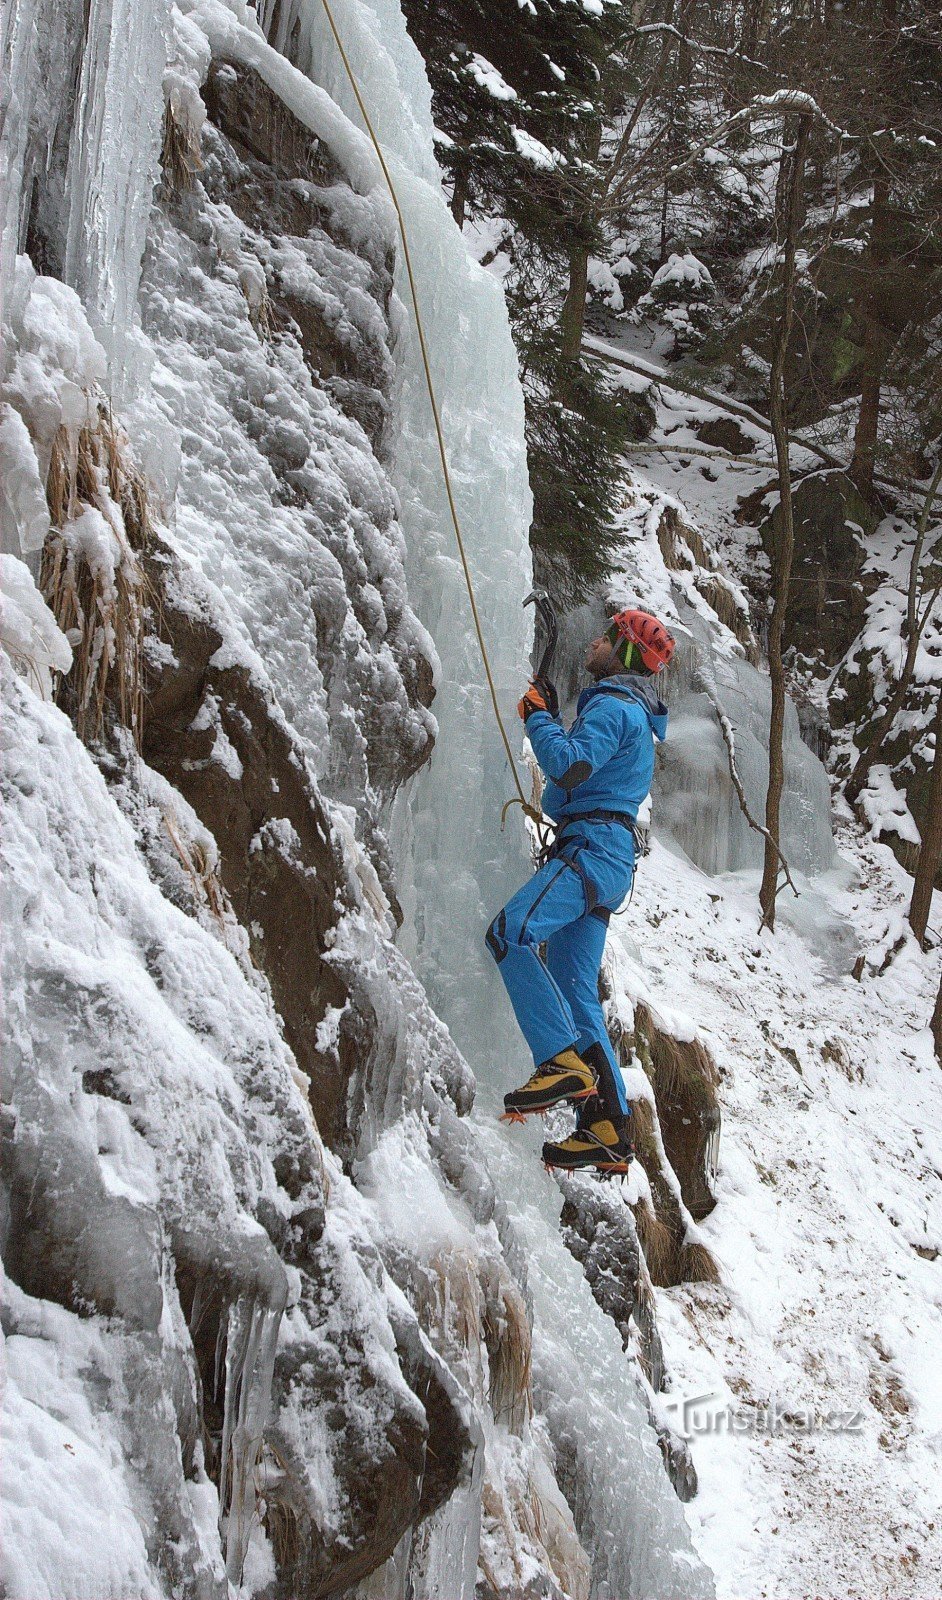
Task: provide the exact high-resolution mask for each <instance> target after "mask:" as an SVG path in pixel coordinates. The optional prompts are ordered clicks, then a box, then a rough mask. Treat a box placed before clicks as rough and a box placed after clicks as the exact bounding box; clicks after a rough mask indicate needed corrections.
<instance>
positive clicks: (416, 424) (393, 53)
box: [293, 0, 712, 1600]
mask: <svg viewBox="0 0 942 1600" xmlns="http://www.w3.org/2000/svg"><path fill="white" fill-rule="evenodd" d="M331 3H332V6H333V8H334V10H335V13H336V16H337V21H338V26H339V28H340V30H341V33H342V36H343V39H344V43H345V45H346V47H347V49H348V52H349V54H350V56H351V59H352V62H353V66H354V70H355V71H356V73H357V76H358V78H359V81H360V83H361V86H362V88H363V91H364V94H365V96H366V98H367V102H368V104H369V108H370V114H371V117H372V118H373V119H374V123H375V127H376V129H377V133H378V135H379V137H380V139H381V140H382V142H383V144H384V148H385V150H386V152H387V154H388V156H389V158H390V164H391V166H392V168H393V171H394V176H395V180H396V183H397V186H398V188H399V193H400V199H401V201H402V204H403V208H404V211H405V214H406V220H407V226H408V228H409V232H410V238H411V241H412V246H413V252H414V258H415V260H414V265H415V270H416V275H417V278H418V288H419V295H420V300H421V307H422V313H423V316H424V318H425V321H426V330H427V335H428V342H429V347H430V353H431V357H432V361H433V365H434V377H435V383H436V386H437V388H438V393H439V399H440V403H441V407H442V415H443V421H444V426H445V434H446V438H447V442H448V450H449V457H450V461H451V465H452V470H453V473H454V476H455V481H456V488H457V494H458V501H459V509H460V512H461V516H462V520H463V522H464V526H465V528H466V531H467V538H468V545H469V555H470V558H471V564H472V568H473V572H474V579H475V583H476V586H477V592H478V599H479V603H480V607H481V611H482V614H483V616H484V619H485V625H486V628H487V638H488V644H489V646H490V648H491V650H492V653H493V654H492V660H493V666H494V670H495V673H496V678H497V684H498V691H499V695H500V700H501V705H502V707H503V709H504V711H505V715H506V717H507V719H508V725H509V727H510V729H511V732H512V736H513V738H514V741H515V742H516V741H518V740H519V737H520V735H519V724H518V723H517V722H516V720H515V716H514V703H515V701H516V700H517V698H518V697H519V693H520V689H521V686H522V685H523V684H524V683H525V681H526V673H527V670H528V665H529V647H530V625H531V624H530V614H529V613H525V612H524V611H523V609H522V607H521V601H522V600H523V597H524V595H525V593H526V591H527V588H528V586H529V583H530V562H529V551H528V541H527V533H528V526H529V521H530V514H531V500H530V492H529V486H528V481H527V470H526V449H525V443H524V417H523V398H522V393H521V389H520V384H519V380H518V370H517V361H516V353H515V351H514V347H513V343H512V340H511V336H510V330H509V326H508V322H507V314H506V308H505V306H504V302H503V296H502V294H501V291H500V288H499V285H498V284H497V283H496V281H494V280H492V279H490V278H489V277H488V276H487V274H486V273H483V272H482V271H481V270H480V269H479V268H478V267H477V266H476V265H475V264H474V263H473V262H471V261H470V260H469V258H468V256H467V253H466V251H465V247H464V244H463V241H462V239H461V236H460V234H459V232H458V230H457V229H456V227H455V225H454V222H453V220H452V218H451V215H450V213H449V212H448V209H447V207H446V205H445V203H444V201H443V198H442V194H441V190H440V186H439V181H438V175H437V171H436V166H435V161H434V155H433V127H432V121H431V112H430V93H429V87H428V82H427V80H426V76H425V70H424V66H423V64H422V61H421V59H420V57H419V55H418V52H417V51H416V50H415V48H414V46H413V45H412V43H411V41H410V40H409V38H408V35H407V33H406V29H405V23H404V21H403V18H402V15H401V13H400V10H399V6H398V3H397V0H331ZM299 9H300V17H301V22H302V56H301V59H302V64H303V65H304V66H305V67H306V69H307V70H308V71H309V72H310V74H311V76H312V77H313V78H314V79H315V81H316V82H318V83H320V84H322V85H324V86H325V87H326V88H327V89H328V90H329V92H330V93H331V95H332V96H333V97H334V98H335V99H336V100H337V101H338V102H339V103H340V105H341V106H342V107H343V108H344V110H345V111H347V113H348V115H349V116H350V117H351V119H352V120H353V121H357V122H358V121H359V112H358V111H357V108H356V105H355V102H354V100H353V97H352V94H351V92H350V89H349V86H348V83H347V81H346V78H345V75H344V72H343V67H342V64H341V62H340V60H339V58H338V55H337V50H336V45H335V44H334V41H333V39H332V38H331V36H330V33H329V31H328V29H327V25H326V22H325V21H324V17H323V8H322V6H321V5H320V0H305V3H304V5H303V6H302V7H301V8H299ZM297 48H298V47H297V45H293V49H295V50H297ZM304 52H306V57H307V58H306V59H304ZM399 293H400V297H401V298H402V300H403V302H404V305H405V308H406V310H405V314H404V318H403V326H402V329H401V332H400V334H399V340H398V346H397V360H398V365H399V383H400V392H399V408H400V414H399V423H400V426H399V429H398V443H397V469H398V487H399V491H400V495H401V500H402V518H403V524H404V527H405V530H406V536H407V540H408V543H409V550H410V555H409V578H410V596H411V599H412V603H413V605H414V606H415V608H416V610H417V612H418V614H419V616H420V618H421V619H422V621H423V622H424V623H425V625H426V626H427V627H428V629H429V630H430V632H431V633H432V635H433V638H434V640H435V644H436V646H437V649H438V652H439V655H440V658H441V678H440V684H439V693H438V698H437V700H436V702H435V706H434V710H435V713H436V715H437V717H438V719H439V725H440V731H439V738H438V743H437V746H436V750H435V755H434V758H433V760H432V762H431V764H430V766H429V767H428V768H427V769H426V770H424V771H423V772H422V773H420V774H419V776H418V777H417V778H416V780H415V781H414V783H413V785H412V788H411V791H410V794H409V796H408V819H407V820H408V827H409V830H410V831H411V840H410V841H408V842H411V859H412V864H413V879H412V884H411V893H410V894H408V895H407V896H406V898H405V904H406V911H407V918H408V928H407V932H408V936H409V938H410V939H411V948H410V954H412V955H413V956H414V959H415V960H416V964H417V966H418V968H419V970H420V972H421V974H422V976H423V977H424V979H425V980H426V983H427V985H428V987H429V990H430V992H431V995H432V998H433V1001H434V1003H435V1004H436V1006H437V1009H438V1010H439V1012H440V1014H441V1015H442V1017H443V1018H444V1020H445V1021H446V1022H447V1024H448V1026H449V1028H450V1029H451V1031H452V1033H453V1034H454V1036H455V1038H456V1040H457V1042H458V1043H459V1045H460V1046H461V1048H462V1050H463V1051H464V1052H465V1054H466V1056H467V1058H468V1060H469V1061H470V1062H471V1064H472V1066H473V1068H474V1071H475V1073H476V1075H477V1077H478V1082H479V1085H480V1086H481V1091H482V1092H481V1094H480V1097H479V1104H480V1105H483V1107H484V1108H485V1110H487V1109H488V1108H490V1109H493V1107H494V1103H495V1101H496V1100H497V1097H498V1096H499V1095H500V1094H501V1093H502V1092H503V1090H504V1089H505V1088H506V1087H507V1084H508V1082H509V1081H512V1080H513V1078H514V1077H515V1076H518V1075H520V1074H524V1073H525V1071H526V1070H527V1054H526V1051H525V1049H524V1047H523V1045H522V1042H521V1040H520V1039H519V1037H518V1035H517V1033H516V1029H515V1027H514V1025H513V1021H512V1017H511V1013H510V1008H509V1005H508V1004H507V1002H506V999H505V997H504V995H503V992H502V988H501V985H500V982H499V979H498V977H497V974H496V971H495V970H494V968H493V967H492V965H491V963H490V961H489V959H488V958H487V957H486V956H485V955H484V950H483V935H484V928H485V924H486V921H487V918H488V916H489V915H490V914H492V913H493V912H494V911H496V910H497V909H498V907H499V906H500V904H501V903H502V902H503V900H504V899H506V898H507V897H508V895H509V894H510V893H511V892H512V890H513V889H514V888H516V886H517V884H518V883H519V882H520V881H521V880H522V879H523V878H524V877H525V876H526V874H527V872H528V870H529V868H528V862H527V857H526V852H525V849H524V846H523V839H522V830H521V826H520V821H519V812H517V813H516V814H515V815H513V820H512V822H511V824H510V825H509V826H508V829H507V832H506V833H505V834H501V832H500V808H501V805H502V804H503V802H504V801H505V800H506V799H508V798H509V797H510V795H511V794H512V793H513V787H512V781H511V775H510V773H509V772H508V770H507V763H506V758H505V756H504V753H503V750H502V746H501V744H500V740H499V737H498V734H497V731H496V728H495V726H494V721H493V716H492V713H491V709H490V704H489V699H488V693H487V688H486V684H485V680H484V674H483V670H482V666H481V661H480V656H479V653H478V647H477V643H476V640H475V638H474V633H473V628H472V623H471V616H470V612H469V608H468V599H467V593H466V591H465V587H464V581H463V578H462V574H461V570H460V566H459V563H458V557H457V552H456V550H455V545H454V534H453V531H452V529H451V526H450V522H449V519H448V514H447V506H446V502H445V497H444V491H443V488H442V478H441V468H440V465H439V462H438V457H437V452H436V448H435V440H434V433H433V430H432V424H431V418H430V414H429V406H428V396H427V393H426V390H425V382H424V378H423V375H422V369H421V363H420V359H419V352H418V348H417V340H416V337H415V332H414V326H413V322H412V313H411V306H410V304H409V298H408V290H407V288H406V286H405V285H404V284H403V282H402V279H401V262H400V279H399ZM402 859H403V860H404V859H405V858H404V856H403V857H402ZM480 1133H481V1145H480V1150H481V1158H482V1160H486V1161H487V1163H488V1165H489V1166H490V1168H491V1170H492V1172H493V1173H494V1176H495V1178H496V1181H497V1186H498V1190H499V1193H500V1195H501V1201H502V1207H504V1208H506V1209H505V1216H506V1221H505V1223H504V1234H505V1240H506V1242H507V1243H508V1244H510V1242H511V1241H510V1235H511V1234H514V1235H515V1236H516V1240H517V1243H518V1245H519V1247H520V1248H519V1251H518V1253H519V1256H520V1258H521V1259H522V1260H524V1261H526V1262H528V1263H530V1264H532V1269H533V1271H534V1274H535V1287H536V1289H537V1293H536V1295H535V1296H534V1300H535V1306H534V1309H535V1313H536V1316H535V1327H534V1334H535V1341H536V1343H535V1349H534V1364H535V1368H536V1370H537V1372H538V1373H539V1374H541V1375H542V1382H541V1388H542V1391H543V1392H542V1393H541V1394H540V1395H539V1403H540V1405H541V1408H542V1409H543V1410H544V1412H545V1414H546V1415H547V1416H548V1417H549V1418H550V1421H551V1424H552V1427H553V1432H554V1437H556V1438H557V1439H558V1440H559V1441H560V1442H561V1443H562V1442H565V1444H566V1447H567V1449H568V1448H569V1447H570V1440H572V1442H573V1443H572V1448H573V1450H574V1452H575V1467H574V1471H575V1474H576V1477H577V1481H578V1488H579V1493H580V1496H581V1497H582V1498H583V1499H584V1500H585V1501H586V1502H588V1501H589V1500H591V1501H593V1503H594V1504H595V1505H596V1506H597V1507H598V1508H599V1515H600V1518H601V1519H602V1526H601V1527H592V1528H588V1529H587V1537H589V1539H590V1543H591V1544H592V1546H593V1550H594V1553H595V1555H596V1556H597V1558H598V1560H599V1569H598V1570H599V1571H600V1572H604V1573H605V1575H606V1581H609V1582H611V1583H613V1584H616V1585H617V1588H614V1587H613V1588H612V1590H611V1592H612V1593H617V1594H625V1595H627V1594H629V1593H630V1594H635V1595H638V1596H641V1595H651V1594H654V1593H670V1594H671V1595H673V1596H674V1597H675V1600H702V1597H706V1596H708V1595H709V1594H711V1593H712V1585H711V1582H710V1579H709V1575H708V1574H707V1573H706V1572H705V1570H704V1568H703V1566H702V1564H701V1563H700V1562H699V1561H697V1559H696V1558H695V1557H694V1555H693V1553H692V1550H691V1546H690V1539H689V1534H688V1531H687V1528H686V1524H685V1522H684V1517H683V1513H682V1510H681V1508H680V1505H679V1503H678V1502H677V1500H676V1499H675V1497H674V1494H673V1491H672V1490H671V1488H670V1485H669V1483H668V1480H667V1477H666V1475H665V1473H664V1471H663V1469H662V1467H661V1465H660V1462H659V1460H658V1458H657V1452H656V1446H655V1443H654V1440H653V1436H652V1434H651V1431H650V1428H649V1426H648V1421H647V1414H646V1410H645V1407H644V1404H643V1401H642V1399H641V1396H640V1390H639V1383H638V1379H637V1377H636V1374H635V1372H634V1369H633V1368H632V1367H631V1366H630V1364H629V1363H628V1361H627V1360H626V1358H625V1356H624V1354H623V1352H622V1348H621V1340H620V1338H619V1336H618V1333H617V1331H616V1329H615V1326H614V1324H613V1323H612V1322H611V1320H610V1319H608V1318H606V1317H605V1316H604V1314H603V1313H602V1312H601V1311H600V1310H599V1309H598V1307H597V1306H596V1305H595V1302H594V1300H593V1299H592V1296H591V1293H590V1291H589V1288H588V1285H587V1284H586V1283H585V1280H584V1278H583V1276H582V1272H581V1269H580V1267H579V1266H578V1264H577V1263H576V1262H575V1261H574V1260H573V1258H572V1257H571V1256H570V1255H569V1254H568V1252H567V1251H566V1249H565V1248H564V1246H563V1244H562V1241H561V1239H560V1237H559V1231H558V1216H559V1207H560V1198H559V1192H558V1190H557V1189H556V1186H555V1185H554V1184H553V1183H552V1182H551V1181H550V1180H549V1179H548V1178H546V1177H545V1176H544V1174H543V1173H542V1170H541V1168H540V1165H539V1158H538V1150H536V1149H535V1148H533V1141H532V1139H531V1140H529V1141H528V1140H527V1139H524V1140H523V1141H522V1142H519V1141H518V1142H515V1141H513V1140H512V1139H511V1138H510V1137H509V1136H507V1135H506V1134H505V1133H504V1131H503V1130H502V1129H499V1127H498V1125H497V1123H496V1121H494V1119H493V1118H492V1117H491V1118H489V1119H488V1120H487V1121H486V1122H485V1121H482V1123H481V1128H480ZM575 1334H577V1335H578V1338H576V1337H575ZM554 1374H555V1377H554ZM589 1375H591V1387H592V1396H591V1399H587V1397H586V1394H585V1390H586V1382H587V1377H588V1376H589ZM583 1423H584V1424H585V1426H583ZM603 1544H607V1545H610V1546H612V1547H613V1548H611V1549H608V1550H607V1551H604V1552H603V1549H602V1546H603ZM599 1594H600V1595H601V1590H600V1591H599Z"/></svg>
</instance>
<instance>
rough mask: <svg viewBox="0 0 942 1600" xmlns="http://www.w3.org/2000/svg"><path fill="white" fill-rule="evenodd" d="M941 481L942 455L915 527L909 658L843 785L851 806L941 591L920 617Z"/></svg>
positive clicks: (898, 705)
mask: <svg viewBox="0 0 942 1600" xmlns="http://www.w3.org/2000/svg"><path fill="white" fill-rule="evenodd" d="M940 481H942V456H940V458H939V462H938V465H937V466H936V469H935V473H934V474H933V478H932V482H931V484H930V485H929V492H928V494H927V495H926V498H925V501H924V503H923V507H922V510H921V512H920V513H919V522H918V524H917V527H916V539H915V542H914V544H913V554H912V560H911V561H910V564H909V587H908V592H907V597H906V659H905V661H904V662H903V670H902V672H901V673H900V675H899V680H898V682H897V685H896V688H895V689H894V690H893V693H892V694H891V695H890V697H889V699H888V701H887V703H886V705H885V707H884V709H883V711H882V713H881V715H880V718H879V720H878V722H877V724H876V726H875V727H874V729H873V731H872V733H871V735H870V737H869V739H868V740H867V743H866V744H865V746H864V748H863V750H862V751H861V752H860V755H859V756H858V757H857V760H856V762H855V763H854V769H853V771H852V773H851V775H850V777H849V778H848V780H847V782H846V784H845V785H844V798H845V799H846V801H847V804H848V805H850V806H852V805H856V803H857V801H858V799H859V798H860V795H861V792H862V791H863V788H864V785H865V784H866V782H867V779H868V777H869V776H870V768H871V767H872V766H873V763H874V762H875V761H876V759H877V756H878V755H879V754H880V751H881V750H882V748H883V741H884V740H885V738H886V736H887V734H888V733H889V731H890V729H891V728H892V726H893V723H894V722H895V721H896V718H897V716H898V714H899V712H900V711H901V710H902V708H903V703H904V701H905V699H906V695H907V693H908V691H909V686H910V684H911V683H912V681H913V673H914V672H915V670H916V656H917V655H918V653H919V641H920V640H921V638H922V635H923V630H924V628H925V625H926V623H927V622H928V620H929V617H930V615H931V613H932V608H933V606H934V604H935V601H936V599H937V598H938V594H939V591H938V589H936V590H934V591H933V592H932V594H931V596H930V599H929V602H928V604H927V605H926V606H924V608H923V612H922V616H921V617H920V615H919V568H920V564H921V561H922V551H923V546H924V544H925V542H926V531H927V529H928V527H929V518H930V516H931V515H932V507H933V505H934V504H935V492H936V490H937V488H938V487H939V483H940Z"/></svg>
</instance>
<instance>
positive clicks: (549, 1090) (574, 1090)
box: [501, 1050, 595, 1122]
mask: <svg viewBox="0 0 942 1600" xmlns="http://www.w3.org/2000/svg"><path fill="white" fill-rule="evenodd" d="M594 1093H595V1073H594V1072H593V1071H592V1068H591V1067H590V1066H589V1065H588V1063H587V1062H585V1061H583V1059H582V1057H581V1056H580V1055H577V1054H576V1052H575V1050H560V1052H559V1055H557V1056H553V1059H552V1060H551V1061H544V1063H543V1065H542V1066H541V1067H537V1068H536V1071H535V1072H534V1073H533V1074H532V1076H531V1077H529V1078H528V1079H527V1081H526V1083H525V1084H524V1085H523V1087H522V1088H520V1089H511V1091H510V1093H509V1094H505V1095H504V1115H503V1117H502V1119H501V1120H502V1121H503V1122H522V1121H523V1118H524V1117H525V1116H527V1115H529V1113H530V1112H532V1111H548V1110H549V1108H550V1106H558V1105H559V1103H560V1101H562V1100H585V1099H587V1097H588V1096H589V1095H590V1094H594Z"/></svg>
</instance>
